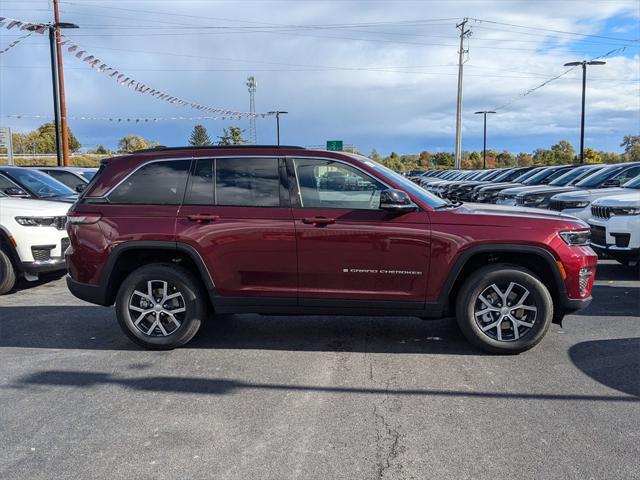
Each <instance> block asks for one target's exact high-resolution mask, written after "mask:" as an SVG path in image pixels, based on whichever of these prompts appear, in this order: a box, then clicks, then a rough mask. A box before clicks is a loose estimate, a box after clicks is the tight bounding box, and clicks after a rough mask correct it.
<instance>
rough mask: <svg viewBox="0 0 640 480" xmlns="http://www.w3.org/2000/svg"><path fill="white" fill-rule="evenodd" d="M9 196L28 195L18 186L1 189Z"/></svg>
mask: <svg viewBox="0 0 640 480" xmlns="http://www.w3.org/2000/svg"><path fill="white" fill-rule="evenodd" d="M3 192H4V193H5V194H7V196H9V197H29V196H30V195H29V194H28V193H27V192H25V191H24V190H23V189H21V188H20V187H9V188H5V189H4V190H3Z"/></svg>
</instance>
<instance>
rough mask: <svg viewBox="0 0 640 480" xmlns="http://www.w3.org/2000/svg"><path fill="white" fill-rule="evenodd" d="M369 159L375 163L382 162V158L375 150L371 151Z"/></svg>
mask: <svg viewBox="0 0 640 480" xmlns="http://www.w3.org/2000/svg"><path fill="white" fill-rule="evenodd" d="M369 158H370V159H371V160H375V161H376V162H380V161H381V160H382V156H381V155H380V154H379V153H378V150H376V149H375V148H374V149H373V150H371V153H370V154H369Z"/></svg>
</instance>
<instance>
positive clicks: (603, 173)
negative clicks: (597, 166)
mask: <svg viewBox="0 0 640 480" xmlns="http://www.w3.org/2000/svg"><path fill="white" fill-rule="evenodd" d="M623 168H626V165H617V166H615V167H609V168H604V169H602V170H600V171H599V172H598V173H596V174H594V175H589V176H588V177H587V178H585V179H584V180H581V181H579V182H578V183H576V187H578V188H583V187H587V188H588V187H597V186H598V185H600V184H601V183H603V182H604V181H605V180H607V179H609V178H611V177H613V176H614V175H615V174H616V173H619V172H620V171H621V170H622V169H623Z"/></svg>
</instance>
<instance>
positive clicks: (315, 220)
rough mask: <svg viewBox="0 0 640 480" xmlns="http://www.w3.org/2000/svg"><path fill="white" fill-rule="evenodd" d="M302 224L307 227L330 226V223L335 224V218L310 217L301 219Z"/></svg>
mask: <svg viewBox="0 0 640 480" xmlns="http://www.w3.org/2000/svg"><path fill="white" fill-rule="evenodd" d="M302 223H306V224H307V225H315V226H317V227H318V226H323V225H331V224H332V223H336V219H335V218H328V217H310V218H303V219H302Z"/></svg>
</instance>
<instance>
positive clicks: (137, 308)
mask: <svg viewBox="0 0 640 480" xmlns="http://www.w3.org/2000/svg"><path fill="white" fill-rule="evenodd" d="M204 295H205V294H204V292H203V291H202V288H201V286H200V283H199V282H198V280H197V279H196V278H195V277H194V276H193V275H192V274H191V273H190V272H189V271H188V270H186V269H184V268H181V267H178V266H176V265H169V264H155V265H147V266H144V267H140V268H138V269H137V270H134V271H133V272H132V273H130V274H129V276H128V277H127V278H126V279H125V280H124V282H122V285H121V286H120V289H119V291H118V295H117V298H116V315H117V317H118V322H119V324H120V327H122V329H123V331H124V332H125V333H126V334H127V336H128V337H129V338H130V339H131V340H133V341H134V342H135V343H137V344H138V345H142V346H143V347H146V348H150V349H171V348H175V347H179V346H181V345H184V344H186V343H187V342H188V341H189V340H191V339H192V338H193V337H194V336H195V334H196V333H197V332H198V330H199V329H200V325H201V324H202V321H203V319H204V318H205V315H206V311H207V308H206V302H205V300H204V298H205V296H204Z"/></svg>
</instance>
